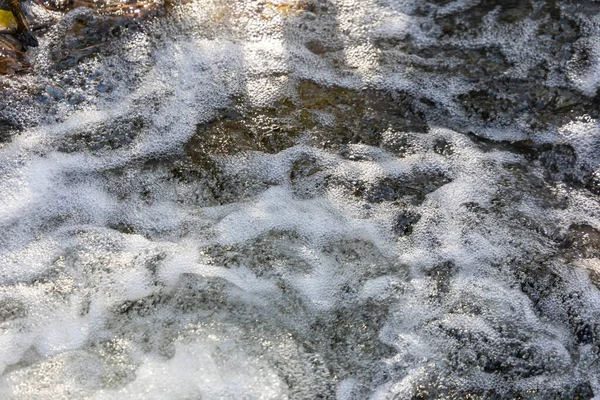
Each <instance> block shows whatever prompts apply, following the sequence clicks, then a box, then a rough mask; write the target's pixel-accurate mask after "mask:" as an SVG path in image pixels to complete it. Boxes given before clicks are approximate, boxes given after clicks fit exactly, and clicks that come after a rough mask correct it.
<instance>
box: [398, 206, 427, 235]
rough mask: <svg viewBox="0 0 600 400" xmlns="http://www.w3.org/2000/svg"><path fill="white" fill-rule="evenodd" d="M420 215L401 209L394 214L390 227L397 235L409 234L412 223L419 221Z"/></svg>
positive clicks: (411, 229)
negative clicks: (392, 223)
mask: <svg viewBox="0 0 600 400" xmlns="http://www.w3.org/2000/svg"><path fill="white" fill-rule="evenodd" d="M420 219H421V215H419V214H417V213H414V212H411V211H402V212H400V213H399V214H398V216H396V219H395V221H394V225H393V226H392V229H393V231H394V233H395V234H396V235H398V236H407V235H410V234H411V233H412V231H413V225H414V224H416V223H417V222H419V220H420Z"/></svg>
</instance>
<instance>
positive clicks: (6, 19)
mask: <svg viewBox="0 0 600 400" xmlns="http://www.w3.org/2000/svg"><path fill="white" fill-rule="evenodd" d="M16 27H17V21H16V20H15V16H14V15H13V13H12V12H10V11H7V10H0V29H1V28H4V29H14V28H16Z"/></svg>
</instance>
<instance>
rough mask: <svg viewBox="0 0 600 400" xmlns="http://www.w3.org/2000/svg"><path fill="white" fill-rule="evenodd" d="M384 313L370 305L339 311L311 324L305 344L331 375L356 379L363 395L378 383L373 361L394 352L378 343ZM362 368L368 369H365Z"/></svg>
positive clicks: (375, 366)
mask: <svg viewBox="0 0 600 400" xmlns="http://www.w3.org/2000/svg"><path fill="white" fill-rule="evenodd" d="M387 313H388V310H387V306H385V305H378V304H375V303H371V302H369V303H366V304H364V305H362V306H358V307H356V308H340V309H338V310H336V311H334V312H333V313H332V315H330V316H328V317H327V318H318V319H317V320H316V321H315V322H314V323H313V324H312V325H311V329H310V331H311V336H310V337H309V338H306V339H305V340H306V344H307V345H308V346H310V347H312V348H313V349H314V350H315V351H316V352H318V353H319V354H321V355H322V356H323V358H324V360H325V362H326V363H327V366H328V367H329V368H330V370H331V371H332V373H333V375H336V376H338V377H340V378H341V379H344V378H345V377H348V376H352V377H353V378H355V379H357V380H358V381H359V382H360V386H362V389H363V390H365V392H364V393H363V395H364V394H366V393H369V392H370V390H373V389H374V387H373V386H375V385H376V384H377V383H380V382H379V379H381V376H378V374H379V373H380V370H379V368H377V365H376V363H375V364H374V363H373V362H374V361H375V360H381V359H385V358H388V357H392V356H393V355H394V354H395V353H396V351H395V350H394V349H393V348H391V347H390V346H388V345H386V344H384V343H382V342H381V341H380V340H379V331H380V330H381V328H382V327H383V325H384V324H385V322H386V319H387V318H386V317H387ZM366 365H370V366H371V367H367V368H365V366H366ZM381 383H382V382H381Z"/></svg>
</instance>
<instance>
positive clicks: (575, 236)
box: [561, 224, 600, 258]
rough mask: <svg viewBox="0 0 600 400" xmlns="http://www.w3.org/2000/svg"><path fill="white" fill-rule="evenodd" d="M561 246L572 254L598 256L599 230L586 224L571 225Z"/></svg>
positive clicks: (599, 249)
mask: <svg viewBox="0 0 600 400" xmlns="http://www.w3.org/2000/svg"><path fill="white" fill-rule="evenodd" d="M561 247H562V248H563V249H565V250H567V251H568V252H570V253H572V254H573V255H574V256H578V257H583V258H593V257H600V231H598V230H597V229H595V228H594V227H592V226H590V225H587V224H574V225H571V226H569V230H568V231H567V234H566V237H565V238H564V240H563V242H562V243H561Z"/></svg>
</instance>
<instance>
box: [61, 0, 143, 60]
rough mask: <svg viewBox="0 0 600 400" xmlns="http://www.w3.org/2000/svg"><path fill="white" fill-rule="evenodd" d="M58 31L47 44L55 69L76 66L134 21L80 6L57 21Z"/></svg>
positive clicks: (97, 51) (101, 48)
mask: <svg viewBox="0 0 600 400" xmlns="http://www.w3.org/2000/svg"><path fill="white" fill-rule="evenodd" d="M59 24H60V25H59V26H60V27H59V30H60V32H61V34H60V35H58V36H57V39H58V40H56V41H55V42H52V43H51V44H50V57H51V59H52V61H53V62H54V67H55V68H56V69H57V70H61V71H62V70H67V69H70V68H73V67H75V66H76V65H77V64H78V63H79V62H80V61H81V60H83V59H85V58H88V57H90V56H92V55H94V54H98V53H99V52H100V51H101V50H103V47H104V46H106V45H107V44H108V43H110V41H112V40H115V39H117V38H118V37H119V36H120V35H121V34H122V32H123V31H124V30H125V29H127V28H129V27H131V26H132V25H134V24H136V21H135V20H133V19H128V18H119V17H117V18H114V17H104V16H101V15H99V14H98V13H97V12H96V11H94V10H91V9H89V8H85V7H81V8H78V9H76V10H73V11H72V12H71V13H69V14H68V15H67V16H66V17H64V18H63V19H61V21H60V22H59Z"/></svg>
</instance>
